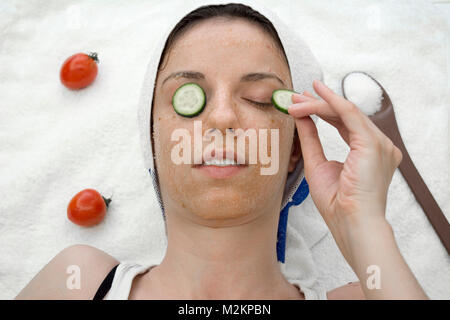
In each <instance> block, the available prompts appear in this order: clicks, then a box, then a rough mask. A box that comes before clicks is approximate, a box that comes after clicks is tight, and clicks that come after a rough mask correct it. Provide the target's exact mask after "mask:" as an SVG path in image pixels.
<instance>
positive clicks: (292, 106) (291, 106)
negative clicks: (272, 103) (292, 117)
mask: <svg viewBox="0 0 450 320" xmlns="http://www.w3.org/2000/svg"><path fill="white" fill-rule="evenodd" d="M305 102H306V101H305ZM305 102H299V103H293V104H291V105H290V106H289V107H288V112H289V110H296V109H300V108H301V107H303V106H304V105H305Z"/></svg>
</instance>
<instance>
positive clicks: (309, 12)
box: [0, 0, 450, 299]
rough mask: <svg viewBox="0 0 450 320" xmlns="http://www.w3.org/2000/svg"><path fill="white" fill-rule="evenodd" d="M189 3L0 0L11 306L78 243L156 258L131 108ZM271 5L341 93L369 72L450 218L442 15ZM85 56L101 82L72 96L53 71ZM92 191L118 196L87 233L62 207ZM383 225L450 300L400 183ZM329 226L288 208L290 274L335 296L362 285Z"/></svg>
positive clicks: (5, 269)
mask: <svg viewBox="0 0 450 320" xmlns="http://www.w3.org/2000/svg"><path fill="white" fill-rule="evenodd" d="M182 2H184V1H171V2H156V3H150V2H147V1H134V2H129V1H123V2H110V1H96V2H92V1H73V2H72V3H70V2H69V3H68V2H65V3H64V4H61V2H59V1H57V0H53V1H45V2H39V3H38V2H14V1H12V0H10V1H2V2H1V3H0V30H1V31H2V32H1V34H0V97H1V100H0V150H1V152H0V192H1V194H2V196H3V197H2V200H1V201H0V243H1V246H0V298H6V299H8V298H12V297H14V296H15V295H16V294H17V293H18V292H19V291H20V289H21V288H23V286H25V284H26V283H27V282H28V281H29V280H31V278H32V277H33V276H34V275H35V274H36V273H37V272H38V271H39V270H40V269H41V268H42V267H43V266H44V265H45V264H46V263H47V262H48V261H49V260H50V259H51V258H52V257H53V256H54V255H55V254H56V253H58V252H59V251H60V250H61V249H63V248H64V247H66V246H68V245H70V244H74V243H87V244H90V245H93V246H95V247H97V248H100V249H102V250H104V251H106V252H108V253H110V254H111V255H113V256H115V257H116V258H118V259H119V260H130V261H135V262H138V263H149V262H153V261H158V260H160V259H161V258H162V256H163V254H164V249H165V245H166V240H165V235H164V226H163V221H162V218H161V216H160V214H159V207H158V204H157V203H156V202H155V194H154V192H153V188H152V184H151V181H150V179H149V176H148V172H147V171H146V170H145V163H144V162H143V160H142V157H141V156H140V152H141V149H140V145H139V128H138V125H137V123H136V107H137V102H138V98H139V94H140V89H141V85H142V82H143V79H144V74H145V71H146V67H147V63H148V59H149V52H151V51H152V50H153V49H154V45H155V43H156V41H157V39H158V38H159V35H160V34H159V33H160V30H161V26H163V25H165V24H166V23H167V15H168V14H170V13H171V12H172V11H173V8H174V7H178V5H181V3H182ZM202 2H205V1H202ZM263 3H264V4H266V5H267V6H268V7H270V8H271V9H272V10H273V11H274V12H276V13H277V15H278V16H280V17H283V20H284V21H285V23H286V24H287V25H288V26H290V27H291V28H292V30H294V31H295V32H296V33H297V34H298V35H300V36H301V37H302V38H304V39H305V40H306V42H307V43H308V45H309V46H310V47H311V49H312V51H313V52H314V55H315V56H316V57H317V58H318V61H319V63H320V65H321V66H322V67H323V70H324V76H325V82H326V83H327V84H329V85H330V86H331V87H332V88H333V89H335V90H337V91H338V92H340V90H339V82H340V80H341V78H342V77H343V76H344V75H345V73H346V72H348V71H352V70H365V71H368V72H369V73H370V74H372V75H373V76H375V77H376V78H377V79H378V80H379V81H380V82H381V83H382V84H383V86H384V87H385V88H386V89H387V90H388V92H389V94H390V96H391V98H392V100H393V103H394V107H395V110H396V115H397V119H398V122H399V127H400V130H401V134H402V136H403V138H404V141H405V144H406V146H407V148H408V150H409V152H410V155H411V157H412V158H413V160H414V162H415V164H416V166H417V167H418V169H419V171H420V172H421V174H422V176H423V178H424V180H425V182H426V183H427V184H428V185H429V187H430V189H431V191H432V192H433V194H434V196H435V198H436V200H437V202H438V203H439V204H440V206H441V208H442V210H443V211H444V213H446V214H448V212H449V208H450V197H449V194H448V192H447V190H448V189H449V184H448V172H449V170H448V169H449V167H448V132H447V130H448V117H447V116H448V109H447V106H448V105H450V104H449V101H448V96H445V95H443V94H442V93H444V92H446V87H445V83H446V80H447V77H448V74H447V73H446V71H445V70H446V57H445V46H444V45H443V44H444V43H445V41H446V38H445V36H446V30H448V26H447V25H445V23H444V20H443V19H442V17H441V16H440V14H439V12H437V11H436V10H435V9H434V8H433V7H432V6H431V5H430V4H428V3H427V2H425V1H416V2H414V3H411V2H408V1H371V2H364V6H363V7H361V6H358V5H357V4H361V2H358V1H350V0H345V1H340V2H339V4H336V3H334V2H332V1H320V2H319V1H313V0H310V1H298V2H293V1H263ZM324 4H326V6H325V5H324ZM417 16H420V17H421V19H420V20H418V19H417ZM80 51H83V52H87V51H96V52H98V54H99V59H100V64H99V75H98V77H97V79H96V81H95V82H94V83H93V85H91V86H90V87H88V88H86V89H83V90H81V91H78V92H72V91H69V90H67V89H65V88H64V87H63V86H62V85H61V84H60V83H59V68H60V66H61V64H62V62H63V61H64V59H65V58H67V57H68V56H70V55H71V54H73V53H75V52H80ZM318 126H319V131H320V135H321V138H322V141H323V143H324V145H325V148H326V154H327V156H329V157H330V158H332V159H337V160H343V159H344V157H345V152H346V151H347V150H346V146H345V145H344V144H343V143H342V141H340V140H339V139H338V137H337V134H336V132H335V130H334V129H332V128H329V127H328V125H326V124H324V123H323V122H320V121H319V124H318ZM429 146H433V147H429ZM87 187H92V188H96V189H97V190H99V191H101V192H103V193H104V194H106V195H110V194H111V193H113V202H112V203H111V205H110V209H109V211H108V213H107V217H106V219H105V220H104V221H103V222H102V223H101V224H100V225H98V226H96V227H94V228H88V229H85V228H80V227H78V226H76V225H74V224H72V223H71V222H70V221H69V220H68V219H67V217H66V212H65V210H66V207H67V203H68V202H69V200H70V198H71V197H72V196H73V195H74V194H75V193H76V192H78V191H80V190H82V189H84V188H87ZM387 217H388V219H389V221H390V222H391V224H392V225H393V227H394V231H395V233H396V237H397V240H398V243H399V246H400V249H401V251H402V253H403V254H404V256H405V258H406V260H407V262H408V263H409V265H410V267H411V268H412V269H413V271H414V273H415V274H416V276H417V278H418V279H419V281H420V283H421V284H422V285H423V286H424V288H425V290H426V291H427V293H428V294H429V295H430V296H431V297H432V298H449V297H450V286H449V283H450V263H449V258H448V256H447V255H446V253H445V250H444V249H443V247H442V246H441V245H440V242H439V240H438V239H437V237H436V235H435V234H434V231H433V230H432V229H431V227H430V226H429V223H428V221H427V220H426V218H425V216H424V214H423V212H422V210H421V209H420V207H419V206H418V204H417V203H416V202H415V199H414V197H413V196H412V194H411V192H410V191H409V189H408V186H407V185H406V183H405V181H404V180H403V178H402V177H401V175H400V174H399V173H398V172H397V173H396V174H395V175H394V178H393V182H392V185H391V188H390V192H389V198H388V209H387ZM324 228H325V226H324V224H323V222H322V220H321V217H320V215H319V213H318V212H317V210H316V209H315V207H314V205H313V203H312V201H311V199H310V197H308V198H307V199H306V200H305V202H304V203H302V204H301V205H300V206H299V207H296V208H295V207H293V208H291V210H290V214H289V225H288V231H287V234H288V239H287V241H288V250H287V258H286V260H287V263H286V265H285V266H284V272H285V273H286V274H288V275H291V274H295V273H296V272H300V271H303V272H305V270H306V272H305V274H306V275H307V277H306V280H305V282H307V279H315V278H314V277H309V275H310V274H314V273H317V274H318V276H319V280H320V281H321V282H322V283H323V285H324V286H326V287H327V288H328V289H331V288H333V287H336V286H339V285H343V284H345V283H346V282H348V281H352V280H355V276H354V274H353V272H352V271H351V269H350V267H348V266H347V265H346V263H345V261H344V260H343V258H342V256H341V254H340V253H339V251H338V249H337V247H336V245H335V244H334V243H333V242H332V238H331V237H330V234H329V233H328V232H327V231H326V229H324ZM289 243H290V244H292V243H295V244H294V245H289ZM296 245H297V246H298V247H299V248H300V247H302V248H303V247H311V248H312V250H311V251H312V252H311V253H310V252H309V251H306V250H297V251H296V250H295V248H296ZM311 256H312V258H313V259H314V261H315V264H311V263H310V261H311V260H310V259H309V257H311ZM302 259H305V261H307V262H305V263H306V267H305V266H304V265H301V262H302ZM296 261H298V264H296ZM291 262H293V263H291ZM291 266H292V267H291ZM300 276H301V275H300Z"/></svg>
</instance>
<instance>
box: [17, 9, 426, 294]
mask: <svg viewBox="0 0 450 320" xmlns="http://www.w3.org/2000/svg"><path fill="white" fill-rule="evenodd" d="M182 22H183V23H184V27H178V28H177V27H176V28H175V29H174V31H173V32H172V34H171V35H170V36H169V40H168V41H167V43H166V47H165V48H164V50H163V54H162V56H161V60H160V62H159V68H158V74H157V79H156V82H155V88H154V94H153V104H152V111H151V112H152V116H151V119H152V132H153V134H152V137H151V139H152V146H153V147H154V160H155V167H156V169H157V174H156V173H155V172H152V177H153V178H154V181H155V186H157V189H156V190H157V191H158V195H160V198H161V208H162V209H163V210H164V211H163V212H164V214H165V220H166V231H167V237H168V246H167V251H166V254H165V257H164V259H163V260H162V262H161V263H160V264H158V265H154V266H127V267H119V268H120V272H117V273H115V271H117V270H119V268H117V269H115V266H117V265H118V264H119V262H118V261H117V260H116V259H115V258H113V257H111V256H109V255H108V254H106V253H104V252H102V251H100V250H97V249H95V248H92V247H89V246H72V247H69V248H67V249H65V250H63V251H62V252H60V253H59V254H58V255H57V256H56V257H55V258H54V259H53V260H51V261H50V262H49V263H48V264H47V265H46V266H45V267H44V268H43V269H42V270H41V271H40V272H39V273H38V274H37V275H36V276H35V278H34V279H33V280H32V281H31V282H30V283H29V284H28V285H27V286H26V287H25V288H24V289H23V290H22V292H20V293H19V295H18V296H17V298H18V299H33V298H40V299H92V297H94V296H95V297H96V298H103V297H105V294H106V293H107V295H106V298H112V299H114V298H120V297H121V298H125V299H127V298H128V299H305V298H307V299H309V298H312V297H318V298H329V299H363V298H367V299H396V298H399V299H426V298H427V296H426V295H425V293H424V291H423V290H422V288H421V287H420V285H419V284H418V282H417V280H416V279H415V277H414V275H413V274H412V272H411V270H410V269H409V267H408V266H407V264H406V263H405V261H404V260H403V258H402V256H401V254H400V252H399V250H398V247H397V245H396V242H395V239H394V235H393V232H392V229H391V227H390V225H389V223H388V222H387V220H386V219H385V207H386V196H387V190H388V187H389V184H390V181H391V178H392V175H393V172H394V170H395V169H396V167H397V166H398V165H399V163H400V161H401V158H402V155H401V152H400V151H399V149H398V148H396V147H395V146H394V145H393V144H392V142H391V141H390V140H389V139H388V138H387V137H386V136H385V135H384V134H383V133H382V132H380V131H379V130H378V129H377V128H376V126H374V125H373V123H372V122H371V121H370V120H369V119H368V118H367V117H366V116H365V115H364V114H363V113H362V112H361V111H359V109H358V108H357V107H356V106H355V105H353V104H352V103H350V102H349V101H347V100H345V99H344V98H342V97H340V96H338V95H337V94H335V93H334V92H333V91H331V90H330V89H329V88H328V87H326V86H325V85H324V84H323V83H322V82H321V81H318V80H315V81H314V82H313V88H314V90H315V92H316V93H317V95H319V96H320V99H319V98H316V97H314V96H313V95H312V94H311V93H310V92H308V91H304V92H303V94H301V95H294V96H293V98H292V100H293V101H292V102H293V105H292V106H290V107H289V114H290V115H285V114H283V113H281V112H279V111H278V110H276V109H275V108H274V107H273V106H272V105H271V100H270V98H271V94H272V92H273V91H274V90H276V89H282V88H285V89H291V90H292V89H293V88H294V86H293V81H292V78H293V75H292V74H291V70H290V67H289V63H288V59H287V57H286V55H285V53H284V48H283V45H282V44H281V41H280V39H279V38H278V36H277V34H276V31H275V29H274V27H273V26H272V25H271V23H270V22H269V21H268V20H267V19H265V17H264V16H262V15H260V14H259V13H258V12H255V11H253V10H252V9H251V8H250V7H247V6H244V5H240V4H229V5H225V6H210V7H201V8H199V9H197V10H195V11H194V12H191V13H190V15H188V16H187V17H185V18H184V19H183V21H182ZM186 22H189V23H186ZM183 23H182V24H181V25H183ZM180 70H183V72H181V73H180ZM186 70H187V71H189V72H186ZM257 72H259V73H261V72H263V73H265V74H266V75H267V74H269V73H270V74H271V75H272V76H271V77H267V76H266V77H263V76H261V75H256V76H255V73H257ZM305 73H306V71H305ZM249 75H251V76H249ZM188 82H194V83H196V84H198V85H199V86H200V87H201V88H202V89H203V90H204V92H205V93H206V96H207V99H206V100H207V103H206V107H205V108H204V110H203V111H202V112H201V113H200V114H199V115H197V116H196V117H193V118H186V117H183V116H181V115H179V114H177V113H176V112H175V110H174V108H173V106H172V98H173V95H174V93H175V91H176V90H177V89H178V88H180V87H181V86H182V85H183V84H186V83H188ZM313 114H314V115H317V116H319V117H320V118H322V119H323V120H325V121H327V122H328V123H330V124H331V125H333V126H335V127H336V128H337V129H338V131H339V133H340V135H341V136H342V138H343V139H344V140H345V141H346V142H347V144H348V145H349V146H350V152H349V154H348V157H347V159H346V161H345V163H339V162H336V161H327V159H326V158H325V156H324V152H323V149H322V146H321V143H320V140H319V138H318V135H317V129H316V126H315V124H314V122H313V121H312V120H311V118H310V117H309V116H310V115H313ZM194 121H201V124H202V133H204V134H212V133H214V132H215V133H217V132H220V133H222V134H223V135H225V134H226V133H227V132H228V131H233V132H236V131H238V129H244V130H246V129H263V128H268V129H276V130H278V131H277V132H278V134H279V139H278V141H274V142H275V145H274V144H272V142H273V141H270V143H269V146H270V147H269V151H270V153H272V152H274V151H275V149H274V148H279V158H277V161H278V165H279V166H278V170H277V171H276V172H275V174H271V175H262V174H261V171H260V169H261V168H262V167H263V166H262V164H261V163H259V162H258V163H256V164H249V163H245V164H243V165H241V166H239V167H237V166H229V167H225V168H223V167H217V166H210V165H208V164H207V163H206V162H205V161H206V160H205V159H202V160H203V162H202V163H201V164H181V165H176V164H175V163H174V161H173V154H172V151H173V149H174V146H175V145H176V143H177V142H174V141H173V139H172V134H173V132H174V131H175V130H177V129H180V128H182V129H185V130H186V131H187V132H188V133H191V134H192V135H191V136H194V135H195V134H194V125H193V123H194ZM258 142H260V141H258ZM192 145H193V143H192V142H191V143H189V146H192ZM227 148H228V142H224V150H226V149H227ZM202 150H203V149H202ZM215 151H216V153H219V152H222V149H217V150H215ZM245 155H246V156H248V155H249V150H248V149H245ZM247 158H248V157H247ZM302 164H304V171H305V177H306V179H307V181H308V184H309V188H310V193H311V196H312V199H313V201H314V203H315V205H316V206H317V208H318V210H319V211H320V213H321V215H322V217H323V219H324V221H325V222H326V224H327V226H328V227H329V229H330V231H331V233H332V235H333V237H334V239H335V240H336V243H337V245H338V247H339V249H340V250H341V252H342V254H343V255H344V257H345V259H346V260H347V262H348V263H349V265H350V266H351V267H352V269H353V270H354V272H355V273H356V275H357V276H358V278H359V280H360V283H355V284H350V285H346V286H343V287H340V288H337V289H335V290H333V291H331V292H328V293H327V294H325V293H322V292H316V293H317V294H316V295H315V296H314V295H313V294H311V292H310V291H308V290H307V288H305V287H303V285H302V284H296V283H290V282H289V281H287V279H286V278H285V277H284V275H283V273H282V272H281V270H280V265H279V264H278V261H277V251H276V243H277V224H278V220H279V215H280V207H281V208H283V207H284V205H285V202H286V199H287V197H286V192H285V189H286V187H285V186H286V184H287V183H288V181H287V180H289V179H288V178H287V177H288V176H289V175H290V174H292V173H293V172H295V170H297V169H298V168H299V167H301V166H302ZM230 167H233V168H230ZM156 169H155V170H156ZM278 258H279V257H278ZM68 265H77V266H79V268H80V270H81V274H82V277H83V278H82V282H81V288H80V289H79V290H68V289H67V284H66V282H67V273H66V269H67V266H68ZM371 266H376V267H377V268H378V270H380V271H381V283H382V286H381V288H379V287H377V288H376V289H373V288H372V287H368V286H367V285H366V283H367V276H368V274H367V269H368V267H371ZM128 267H129V268H128ZM127 268H128V269H127ZM107 274H109V275H110V276H109V277H106V278H105V275H107ZM112 279H114V281H112ZM111 282H113V285H112V287H111V288H110V284H111ZM108 284H109V285H108Z"/></svg>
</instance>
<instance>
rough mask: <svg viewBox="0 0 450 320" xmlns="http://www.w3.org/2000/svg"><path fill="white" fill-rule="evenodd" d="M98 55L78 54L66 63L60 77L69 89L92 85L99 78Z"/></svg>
mask: <svg viewBox="0 0 450 320" xmlns="http://www.w3.org/2000/svg"><path fill="white" fill-rule="evenodd" d="M97 63H98V57H97V53H95V52H94V53H90V54H89V55H87V54H85V53H77V54H74V55H73V56H70V57H69V58H67V59H66V61H64V63H63V65H62V67H61V72H60V74H59V77H60V79H61V82H62V83H63V84H64V85H65V86H66V87H67V88H69V89H81V88H84V87H87V86H88V85H90V84H91V83H92V82H93V81H94V80H95V77H97V72H98V68H97Z"/></svg>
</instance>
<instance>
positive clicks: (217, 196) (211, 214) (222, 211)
mask: <svg viewBox="0 0 450 320" xmlns="http://www.w3.org/2000/svg"><path fill="white" fill-rule="evenodd" d="M253 199H254V197H253V198H249V197H248V195H246V194H245V195H243V194H242V192H233V191H228V192H227V191H226V190H221V191H220V190H218V191H216V192H209V193H207V194H204V195H203V196H201V197H198V196H197V197H195V200H192V201H191V202H190V205H191V208H188V209H190V210H189V211H191V213H192V214H193V215H195V216H196V217H198V218H200V219H201V220H206V221H210V222H213V221H217V222H221V223H223V222H225V221H227V220H228V221H230V222H231V221H237V220H246V219H245V217H249V218H251V217H250V216H251V215H252V214H254V211H255V205H254V203H253Z"/></svg>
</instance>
